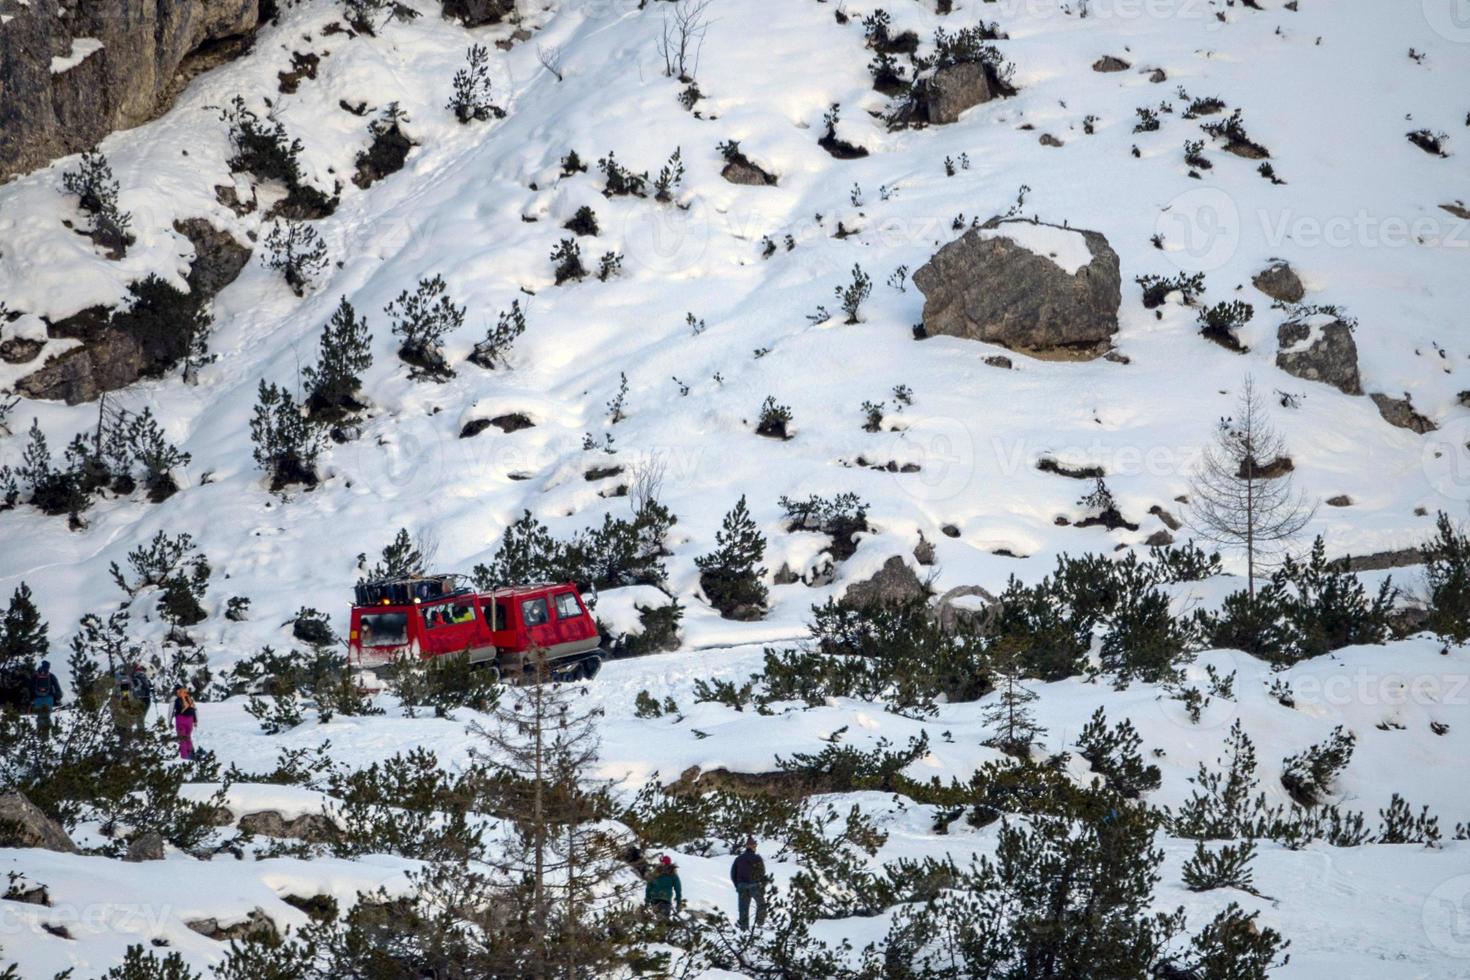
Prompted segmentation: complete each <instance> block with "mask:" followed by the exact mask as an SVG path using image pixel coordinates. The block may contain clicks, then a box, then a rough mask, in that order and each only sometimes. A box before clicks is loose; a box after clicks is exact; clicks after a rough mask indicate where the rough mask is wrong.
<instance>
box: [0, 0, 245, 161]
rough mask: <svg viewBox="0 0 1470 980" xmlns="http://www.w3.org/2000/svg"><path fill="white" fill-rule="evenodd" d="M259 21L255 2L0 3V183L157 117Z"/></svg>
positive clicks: (36, 0) (85, 0) (48, 0)
mask: <svg viewBox="0 0 1470 980" xmlns="http://www.w3.org/2000/svg"><path fill="white" fill-rule="evenodd" d="M259 18H260V8H259V0H83V2H80V3H71V2H69V3H63V2H61V0H29V2H23V0H0V20H3V21H4V26H3V27H0V180H3V179H4V178H6V177H9V176H11V175H12V174H16V173H22V172H24V171H27V170H31V169H34V168H36V167H38V166H40V165H42V164H44V163H46V162H47V161H48V160H52V159H55V158H56V157H59V156H65V155H67V154H69V153H76V152H78V151H79V150H84V149H87V148H89V147H91V146H93V145H95V144H96V143H97V141H98V140H100V139H101V138H102V137H103V136H105V135H107V134H108V133H109V132H111V131H113V130H115V129H127V128H129V127H132V126H137V125H138V124H140V123H144V122H147V121H148V120H150V119H152V118H154V117H156V116H157V115H159V114H160V113H162V112H163V111H164V110H166V109H167V108H168V106H169V104H170V103H171V102H172V101H173V98H174V96H175V95H177V93H178V91H179V90H180V89H181V88H182V83H183V81H184V80H185V79H186V78H187V77H188V76H189V75H190V74H192V73H193V71H194V70H197V69H196V67H195V64H194V63H195V62H203V61H208V60H211V59H214V58H217V57H218V56H219V52H220V51H221V50H223V49H224V48H223V46H221V45H217V44H211V43H210V42H219V41H223V40H225V39H229V38H244V37H246V36H248V35H249V34H250V33H251V32H252V31H253V30H254V29H255V27H256V25H257V23H258V21H259ZM202 49H203V50H202Z"/></svg>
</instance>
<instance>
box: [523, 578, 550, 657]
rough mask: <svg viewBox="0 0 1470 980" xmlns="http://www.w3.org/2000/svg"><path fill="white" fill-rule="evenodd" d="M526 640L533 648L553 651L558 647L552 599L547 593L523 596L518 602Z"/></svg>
mask: <svg viewBox="0 0 1470 980" xmlns="http://www.w3.org/2000/svg"><path fill="white" fill-rule="evenodd" d="M516 605H517V607H518V609H517V611H518V612H519V613H520V616H521V623H522V624H523V625H524V626H525V628H526V639H527V641H528V642H529V645H530V646H531V647H533V648H535V647H539V648H542V649H545V650H551V649H552V648H553V647H555V646H556V645H557V639H556V622H555V620H554V617H553V616H552V613H551V597H550V595H548V594H547V593H544V592H543V593H540V594H539V595H528V596H521V597H519V598H518V599H517V600H516Z"/></svg>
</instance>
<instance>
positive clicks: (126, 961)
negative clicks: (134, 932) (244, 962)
mask: <svg viewBox="0 0 1470 980" xmlns="http://www.w3.org/2000/svg"><path fill="white" fill-rule="evenodd" d="M251 976H252V977H254V978H256V980H266V978H268V977H270V976H271V975H270V974H261V973H253V974H251ZM277 976H279V975H277ZM199 978H200V975H199V974H198V973H196V972H195V971H193V970H191V969H189V967H188V964H186V963H185V962H184V958H183V956H181V955H180V954H179V953H178V952H177V951H171V952H169V953H168V954H167V955H165V956H164V957H163V958H162V959H159V957H158V956H157V954H155V953H154V952H153V951H152V950H150V949H147V948H146V947H144V946H143V945H142V944H134V945H132V946H129V947H128V949H127V952H126V953H124V954H123V961H122V963H121V964H119V965H118V966H115V967H113V968H112V969H110V970H108V971H107V972H106V973H105V974H103V977H102V980H199Z"/></svg>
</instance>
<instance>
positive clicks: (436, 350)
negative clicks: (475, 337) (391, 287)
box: [383, 275, 465, 381]
mask: <svg viewBox="0 0 1470 980" xmlns="http://www.w3.org/2000/svg"><path fill="white" fill-rule="evenodd" d="M383 312H384V313H386V314H387V315H388V318H389V319H390V320H392V321H393V335H394V336H396V337H398V338H399V339H400V341H401V342H402V344H401V346H400V347H399V348H398V356H399V357H400V358H401V359H402V360H403V361H404V363H406V364H408V365H410V366H411V367H412V368H413V371H411V372H410V377H413V378H428V379H430V380H433V381H445V380H448V379H449V378H452V377H454V370H453V369H452V368H450V366H449V364H448V363H447V362H446V361H445V360H444V353H443V345H444V338H445V337H447V336H448V335H449V334H451V333H453V332H454V331H456V330H458V329H459V328H460V327H461V326H463V325H464V314H465V308H464V307H463V306H455V305H454V300H453V299H451V298H450V296H449V286H448V285H447V284H446V283H445V282H444V277H443V276H438V275H436V276H434V277H433V278H432V279H420V280H419V284H418V288H417V289H416V290H415V291H414V292H413V293H412V294H410V293H409V292H408V290H404V291H403V292H401V293H399V294H398V298H397V299H395V300H394V301H393V302H391V303H389V304H388V305H387V306H386V307H384V308H383Z"/></svg>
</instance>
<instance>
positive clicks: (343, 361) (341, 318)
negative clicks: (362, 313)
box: [301, 296, 373, 420]
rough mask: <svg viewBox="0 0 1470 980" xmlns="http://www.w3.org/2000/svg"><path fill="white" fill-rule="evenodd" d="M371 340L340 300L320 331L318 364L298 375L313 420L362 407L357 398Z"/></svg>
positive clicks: (368, 363) (344, 300) (359, 319)
mask: <svg viewBox="0 0 1470 980" xmlns="http://www.w3.org/2000/svg"><path fill="white" fill-rule="evenodd" d="M372 339H373V335H372V334H371V333H369V332H368V327H367V319H366V318H365V317H359V316H358V315H357V311H356V310H354V309H353V308H352V304H351V303H349V302H347V297H346V296H343V297H342V301H341V302H340V303H339V304H338V305H337V310H336V312H334V313H333V314H332V319H331V320H329V321H328V322H327V326H326V328H325V329H324V330H323V331H322V341H321V358H320V360H319V361H318V362H317V363H316V364H315V365H312V366H311V367H308V368H306V369H305V370H304V371H302V372H301V377H302V380H303V381H305V382H306V390H307V396H306V407H307V409H308V411H310V412H311V414H312V417H313V418H320V419H327V420H332V419H337V418H341V417H343V416H345V415H347V414H349V413H351V412H355V411H358V410H359V409H361V408H362V407H363V406H362V403H361V402H359V401H358V400H357V394H358V389H360V388H361V387H362V377H361V375H362V372H364V371H366V370H367V369H368V368H369V367H371V366H372V363H373V355H372V349H371V347H370V345H371V343H372Z"/></svg>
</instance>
